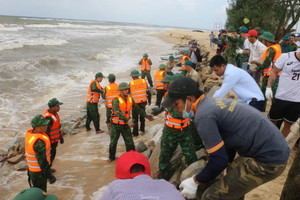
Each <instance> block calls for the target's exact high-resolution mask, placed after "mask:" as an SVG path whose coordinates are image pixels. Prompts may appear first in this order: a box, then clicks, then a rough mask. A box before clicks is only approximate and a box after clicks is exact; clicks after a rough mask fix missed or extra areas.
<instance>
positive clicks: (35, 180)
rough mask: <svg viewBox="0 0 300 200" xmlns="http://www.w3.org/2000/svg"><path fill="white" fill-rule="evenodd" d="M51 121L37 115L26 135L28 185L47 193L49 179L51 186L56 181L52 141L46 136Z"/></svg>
mask: <svg viewBox="0 0 300 200" xmlns="http://www.w3.org/2000/svg"><path fill="white" fill-rule="evenodd" d="M48 124H49V120H46V119H45V118H44V117H43V116H42V115H37V116H35V117H34V118H33V119H32V120H31V126H32V129H29V130H27V132H26V134H25V152H26V160H27V166H28V183H29V185H30V187H31V186H32V187H37V188H40V189H42V190H43V191H45V192H47V179H49V181H50V184H52V183H54V182H55V181H56V178H55V176H53V175H52V174H51V170H50V166H51V160H50V157H51V141H50V138H49V136H48V135H47V134H46V131H47V125H48Z"/></svg>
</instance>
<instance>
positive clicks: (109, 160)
mask: <svg viewBox="0 0 300 200" xmlns="http://www.w3.org/2000/svg"><path fill="white" fill-rule="evenodd" d="M112 161H114V160H112V159H108V160H107V161H106V162H107V163H111V162H112Z"/></svg>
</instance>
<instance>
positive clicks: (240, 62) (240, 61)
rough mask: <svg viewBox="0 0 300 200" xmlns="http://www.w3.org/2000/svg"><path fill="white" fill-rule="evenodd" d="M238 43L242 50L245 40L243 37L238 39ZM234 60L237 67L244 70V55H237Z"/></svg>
mask: <svg viewBox="0 0 300 200" xmlns="http://www.w3.org/2000/svg"><path fill="white" fill-rule="evenodd" d="M236 41H237V47H238V48H240V49H243V46H244V42H245V39H244V38H242V37H238V38H236ZM234 60H235V63H236V66H237V67H238V68H242V65H243V54H242V53H241V54H240V53H239V54H236V56H235V58H234Z"/></svg>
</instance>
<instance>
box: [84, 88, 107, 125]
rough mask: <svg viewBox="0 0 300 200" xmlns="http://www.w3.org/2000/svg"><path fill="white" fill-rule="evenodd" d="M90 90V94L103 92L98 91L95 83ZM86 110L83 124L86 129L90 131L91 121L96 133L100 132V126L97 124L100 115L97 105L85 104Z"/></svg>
mask: <svg viewBox="0 0 300 200" xmlns="http://www.w3.org/2000/svg"><path fill="white" fill-rule="evenodd" d="M91 90H92V92H98V93H102V92H103V90H99V89H98V87H97V85H96V83H95V82H93V83H92V85H91ZM86 109H87V116H86V124H85V127H86V129H90V123H91V121H93V123H94V127H95V129H96V131H99V130H100V124H99V121H100V115H99V112H98V103H92V102H87V103H86Z"/></svg>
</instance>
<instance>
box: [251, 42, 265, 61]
mask: <svg viewBox="0 0 300 200" xmlns="http://www.w3.org/2000/svg"><path fill="white" fill-rule="evenodd" d="M266 48H267V47H266V46H265V45H264V44H263V43H261V42H260V41H259V40H256V42H255V43H254V44H252V43H250V57H249V62H250V61H253V60H254V61H257V62H259V63H262V55H263V53H264V52H265V50H266Z"/></svg>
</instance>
